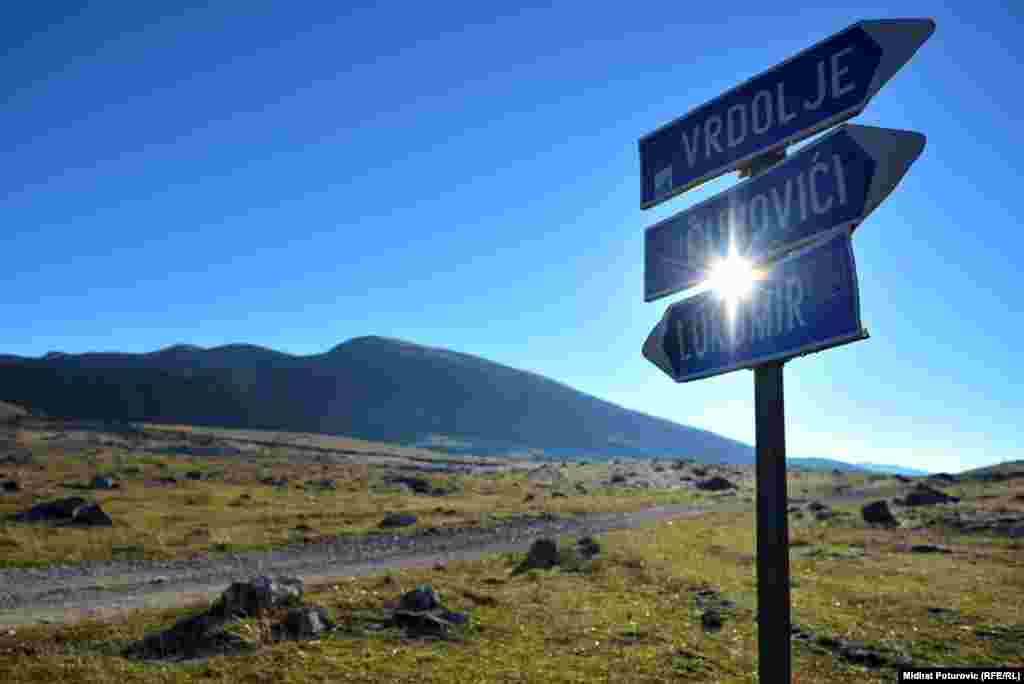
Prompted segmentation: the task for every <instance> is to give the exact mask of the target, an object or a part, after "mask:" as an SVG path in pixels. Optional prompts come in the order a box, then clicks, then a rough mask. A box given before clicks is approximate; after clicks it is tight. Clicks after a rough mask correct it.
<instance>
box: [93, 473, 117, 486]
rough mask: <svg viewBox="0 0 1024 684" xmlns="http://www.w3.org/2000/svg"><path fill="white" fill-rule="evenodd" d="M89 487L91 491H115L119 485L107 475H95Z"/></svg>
mask: <svg viewBox="0 0 1024 684" xmlns="http://www.w3.org/2000/svg"><path fill="white" fill-rule="evenodd" d="M89 486H90V487H92V488H93V489H117V488H118V487H120V486H121V485H120V484H118V483H117V481H116V480H114V478H112V477H109V476H107V475H97V476H96V477H94V478H92V482H91V483H90V485H89Z"/></svg>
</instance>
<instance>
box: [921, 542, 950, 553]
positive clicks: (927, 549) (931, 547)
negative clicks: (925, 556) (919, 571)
mask: <svg viewBox="0 0 1024 684" xmlns="http://www.w3.org/2000/svg"><path fill="white" fill-rule="evenodd" d="M910 552H911V553H953V552H952V551H950V550H949V549H947V548H946V547H945V546H936V545H935V544H914V545H913V546H911V547H910Z"/></svg>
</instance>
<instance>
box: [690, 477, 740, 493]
mask: <svg viewBox="0 0 1024 684" xmlns="http://www.w3.org/2000/svg"><path fill="white" fill-rule="evenodd" d="M697 489H704V490H706V491H709V492H720V491H722V490H726V489H736V485H734V484H733V483H732V482H729V481H728V480H726V479H725V478H724V477H719V476H718V475H715V476H714V477H710V478H708V479H707V480H702V481H700V482H698V483H697Z"/></svg>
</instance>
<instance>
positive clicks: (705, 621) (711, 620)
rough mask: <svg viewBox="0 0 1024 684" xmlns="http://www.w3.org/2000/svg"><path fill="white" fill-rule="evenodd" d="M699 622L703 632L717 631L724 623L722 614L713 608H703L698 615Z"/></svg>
mask: <svg viewBox="0 0 1024 684" xmlns="http://www.w3.org/2000/svg"><path fill="white" fill-rule="evenodd" d="M700 624H701V626H702V627H703V628H704V631H705V632H717V631H718V630H720V629H722V625H723V624H724V623H723V621H722V614H721V613H719V612H718V611H717V610H714V609H709V610H705V611H704V613H703V614H701V616H700Z"/></svg>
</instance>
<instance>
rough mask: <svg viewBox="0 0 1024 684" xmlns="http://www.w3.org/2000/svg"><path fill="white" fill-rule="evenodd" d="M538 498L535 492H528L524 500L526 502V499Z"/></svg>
mask: <svg viewBox="0 0 1024 684" xmlns="http://www.w3.org/2000/svg"><path fill="white" fill-rule="evenodd" d="M536 498H537V496H536V495H535V494H533V493H530V494H527V495H526V496H524V497H523V501H524V502H526V501H533V500H534V499H536Z"/></svg>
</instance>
